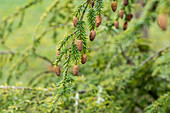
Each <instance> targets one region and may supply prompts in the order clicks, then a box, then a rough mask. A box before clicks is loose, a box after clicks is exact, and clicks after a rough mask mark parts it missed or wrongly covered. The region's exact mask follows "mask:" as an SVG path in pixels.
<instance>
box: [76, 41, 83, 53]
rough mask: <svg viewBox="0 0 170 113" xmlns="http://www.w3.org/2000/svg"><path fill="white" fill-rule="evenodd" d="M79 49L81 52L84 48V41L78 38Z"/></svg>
mask: <svg viewBox="0 0 170 113" xmlns="http://www.w3.org/2000/svg"><path fill="white" fill-rule="evenodd" d="M77 49H78V50H79V51H80V52H81V50H82V49H83V41H82V40H77Z"/></svg>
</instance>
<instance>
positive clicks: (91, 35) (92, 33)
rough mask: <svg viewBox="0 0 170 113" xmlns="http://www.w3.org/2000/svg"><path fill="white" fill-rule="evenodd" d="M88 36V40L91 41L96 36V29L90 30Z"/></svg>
mask: <svg viewBox="0 0 170 113" xmlns="http://www.w3.org/2000/svg"><path fill="white" fill-rule="evenodd" d="M89 37H90V41H93V40H94V39H95V37H96V31H95V30H92V31H91V32H90V35H89Z"/></svg>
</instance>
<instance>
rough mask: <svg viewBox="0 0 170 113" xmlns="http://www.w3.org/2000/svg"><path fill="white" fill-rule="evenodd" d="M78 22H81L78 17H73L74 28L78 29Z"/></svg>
mask: <svg viewBox="0 0 170 113" xmlns="http://www.w3.org/2000/svg"><path fill="white" fill-rule="evenodd" d="M78 21H79V19H78V18H77V17H73V25H74V27H77V23H78Z"/></svg>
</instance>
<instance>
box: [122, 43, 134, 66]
mask: <svg viewBox="0 0 170 113" xmlns="http://www.w3.org/2000/svg"><path fill="white" fill-rule="evenodd" d="M120 49H121V52H122V55H123V57H124V58H125V59H126V62H127V64H129V65H134V63H133V62H132V60H131V59H130V58H129V57H128V56H127V55H126V53H125V51H124V50H123V48H122V46H121V45H120Z"/></svg>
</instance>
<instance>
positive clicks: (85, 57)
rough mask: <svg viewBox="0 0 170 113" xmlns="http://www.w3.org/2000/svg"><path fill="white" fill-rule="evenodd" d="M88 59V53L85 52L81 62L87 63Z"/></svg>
mask: <svg viewBox="0 0 170 113" xmlns="http://www.w3.org/2000/svg"><path fill="white" fill-rule="evenodd" d="M86 61H87V55H86V54H83V56H82V57H81V63H82V64H85V63H86Z"/></svg>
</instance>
